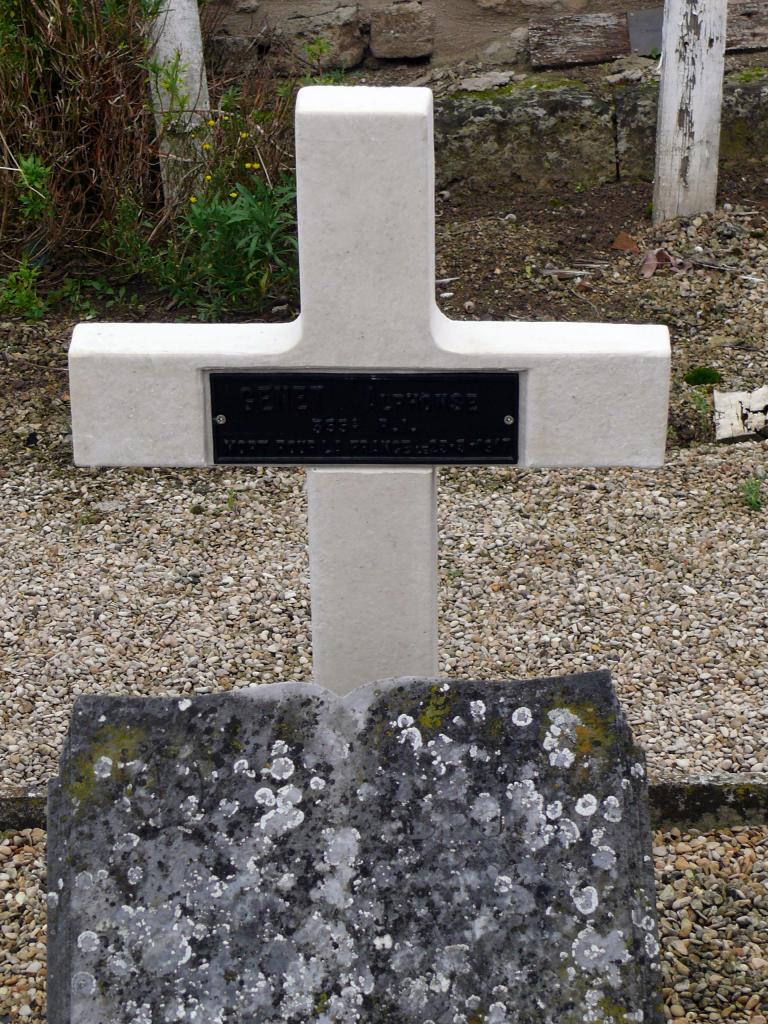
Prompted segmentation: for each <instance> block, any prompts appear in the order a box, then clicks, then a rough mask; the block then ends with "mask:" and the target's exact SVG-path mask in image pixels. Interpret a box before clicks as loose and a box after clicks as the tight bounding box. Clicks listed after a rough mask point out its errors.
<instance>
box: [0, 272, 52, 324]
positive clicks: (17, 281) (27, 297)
mask: <svg viewBox="0 0 768 1024" xmlns="http://www.w3.org/2000/svg"><path fill="white" fill-rule="evenodd" d="M39 273H40V271H39V270H38V269H37V267H33V266H30V264H29V262H28V261H27V259H26V258H25V259H22V261H21V263H20V264H19V268H18V270H14V271H13V272H12V273H10V274H8V275H7V276H6V277H5V278H4V279H1V280H0V313H7V314H9V315H11V316H20V317H23V318H24V319H25V320H39V319H40V318H41V317H43V316H45V313H46V311H47V308H48V305H47V303H46V301H45V299H44V298H43V297H42V296H41V295H40V293H39V292H38V290H37V283H38V277H39Z"/></svg>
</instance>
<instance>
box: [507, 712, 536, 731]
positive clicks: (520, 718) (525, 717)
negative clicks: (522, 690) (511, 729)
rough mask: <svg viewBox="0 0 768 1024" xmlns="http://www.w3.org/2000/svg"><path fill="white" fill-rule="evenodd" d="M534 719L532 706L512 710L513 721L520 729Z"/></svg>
mask: <svg viewBox="0 0 768 1024" xmlns="http://www.w3.org/2000/svg"><path fill="white" fill-rule="evenodd" d="M532 721H533V714H532V713H531V709H530V708H526V707H520V708H515V710H514V711H513V712H512V722H513V724H514V725H516V726H517V727H518V728H519V729H524V728H525V726H526V725H530V724H531V722H532Z"/></svg>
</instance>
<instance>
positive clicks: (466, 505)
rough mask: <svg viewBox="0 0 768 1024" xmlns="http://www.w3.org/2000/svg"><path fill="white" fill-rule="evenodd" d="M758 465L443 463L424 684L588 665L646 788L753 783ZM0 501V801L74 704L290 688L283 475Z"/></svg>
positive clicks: (761, 713) (50, 748)
mask: <svg viewBox="0 0 768 1024" xmlns="http://www.w3.org/2000/svg"><path fill="white" fill-rule="evenodd" d="M761 457H764V458H768V445H766V444H758V445H748V446H737V447H729V448H722V447H716V446H715V445H699V446H697V447H695V448H690V449H676V450H673V451H672V452H671V453H670V455H669V459H668V463H667V465H666V467H665V468H664V469H662V470H659V471H651V470H642V471H640V470H615V469H614V470H602V471H599V472H598V471H592V470H547V471H540V470H517V469H515V468H476V469H464V468H455V469H448V470H443V471H441V473H440V487H439V516H440V520H439V529H440V571H441V579H442V589H441V615H440V651H441V671H442V672H443V673H444V674H445V675H448V676H456V677H460V678H468V677H480V678H489V679H490V678H498V677H507V678H515V677H530V676H535V675H550V674H556V673H559V672H579V671H583V670H585V669H593V668H599V667H607V668H610V669H611V670H612V672H613V674H614V677H615V679H616V682H617V684H618V687H619V692H620V695H621V697H622V700H623V701H624V704H625V706H626V708H627V711H628V714H629V718H630V720H631V723H632V725H633V728H634V729H635V732H636V735H637V737H638V739H639V740H640V742H641V743H642V745H643V746H644V747H645V748H646V750H647V752H648V754H649V762H650V767H651V772H652V775H653V776H654V777H659V776H662V775H666V776H675V777H686V778H687V777H690V776H691V775H694V774H696V773H698V772H717V771H726V772H731V771H736V772H742V771H748V772H751V773H752V774H753V775H756V776H760V775H762V774H765V765H766V761H768V742H767V741H766V736H768V699H766V696H765V690H766V675H767V674H768V630H767V629H766V611H765V591H764V580H765V569H766V565H767V564H768V559H767V556H768V528H767V524H766V517H765V516H764V515H755V514H754V513H753V512H750V511H749V510H747V509H746V508H745V507H744V505H743V504H742V502H741V500H740V497H739V486H740V482H741V481H742V480H743V479H744V476H745V475H746V474H747V473H748V472H749V471H750V468H751V467H752V466H753V465H754V464H755V461H756V460H759V459H760V458H761ZM0 501H2V505H3V508H4V510H5V514H4V517H3V522H2V526H0V544H2V548H3V551H4V559H3V566H2V576H1V577H0V616H2V624H3V628H2V635H3V655H2V658H3V660H2V667H3V675H2V694H3V698H4V699H3V712H2V715H3V717H2V719H0V723H1V724H0V729H2V734H1V735H0V741H1V742H3V743H4V745H5V748H6V750H7V754H6V756H5V757H4V758H3V762H2V772H1V773H0V787H2V788H5V789H7V788H9V787H23V788H24V789H26V790H31V791H36V792H40V791H42V789H43V787H44V785H45V782H46V780H47V779H48V778H49V777H50V776H51V775H53V774H54V773H55V771H56V760H57V757H58V752H59V749H60V745H61V742H62V740H63V737H64V733H65V730H66V727H67V722H68V718H69V714H70V711H71V707H72V702H73V700H74V698H75V697H76V696H77V695H78V694H80V693H97V692H101V693H117V694H120V693H123V694H140V695H151V694H156V695H161V694H162V695H171V694H175V695H178V696H179V697H180V698H182V699H187V697H188V696H191V695H193V694H196V693H207V692H211V691H214V690H227V689H232V688H233V687H242V686H251V685H255V684H262V683H270V682H273V681H275V680H286V679H300V680H307V679H309V678H310V677H311V645H310V623H309V594H308V578H307V577H308V572H307V556H306V507H305V498H304V492H303V472H302V471H301V470H293V469H271V468H265V469H242V470H227V471H224V472H221V471H208V472H201V471H183V472H180V471H157V470H155V471H143V472H142V471H138V472H137V471H125V470H76V469H70V468H68V467H67V468H65V469H61V468H60V467H51V466H48V465H44V464H38V463H35V462H31V463H26V464H24V465H22V466H19V467H18V468H17V469H16V471H15V472H14V473H13V474H10V475H7V476H5V477H4V478H3V479H0ZM107 595H109V596H107Z"/></svg>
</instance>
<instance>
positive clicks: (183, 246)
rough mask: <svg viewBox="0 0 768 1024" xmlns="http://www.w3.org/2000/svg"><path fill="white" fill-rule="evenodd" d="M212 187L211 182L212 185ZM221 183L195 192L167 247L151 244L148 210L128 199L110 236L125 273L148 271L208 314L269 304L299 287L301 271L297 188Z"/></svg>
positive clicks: (177, 297)
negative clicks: (224, 189) (223, 188)
mask: <svg viewBox="0 0 768 1024" xmlns="http://www.w3.org/2000/svg"><path fill="white" fill-rule="evenodd" d="M209 184H210V183H209ZM230 189H231V190H230V192H229V193H228V194H226V195H224V196H222V195H221V193H220V192H219V190H217V189H215V188H210V189H206V188H204V189H203V190H201V191H200V194H199V195H197V194H194V195H192V196H190V201H189V203H188V205H187V207H186V209H184V210H183V212H181V213H180V214H179V215H178V216H177V217H176V218H175V221H174V223H173V225H172V227H171V228H170V230H169V233H168V236H167V237H166V239H165V241H164V243H163V244H162V245H154V246H153V245H151V244H150V242H149V241H148V235H147V227H148V225H147V224H146V221H145V220H144V218H143V216H142V213H141V210H140V209H139V208H138V207H136V206H133V207H131V205H130V204H128V203H125V204H123V206H122V208H121V210H120V214H119V216H118V218H117V219H116V222H115V225H114V227H113V230H111V231H110V233H109V234H108V237H107V239H106V241H107V244H108V246H109V248H110V251H111V252H112V253H113V254H114V255H115V257H116V258H117V260H118V261H119V265H120V267H121V270H122V274H123V275H124V276H126V277H132V276H141V277H142V278H143V279H144V280H145V281H147V282H148V283H150V284H152V285H154V286H156V287H158V288H161V289H162V290H163V291H165V292H167V293H168V294H169V295H170V296H171V297H172V298H173V300H174V301H175V302H176V303H181V304H183V305H186V306H191V307H193V308H194V309H196V311H197V313H198V315H199V316H200V317H201V318H202V319H213V318H216V317H219V316H221V315H222V314H223V313H234V312H238V311H240V312H249V313H253V312H255V311H258V310H259V309H261V308H262V306H263V304H264V300H265V299H266V298H269V297H273V296H275V295H276V294H279V293H281V292H283V291H285V290H290V289H291V287H292V286H293V282H294V280H295V274H296V234H295V224H296V217H295V201H296V196H295V186H294V183H293V179H292V178H285V179H281V180H280V181H279V182H277V183H276V184H274V185H269V184H267V183H266V182H264V181H263V180H262V179H261V178H254V179H253V180H252V181H251V182H250V183H249V185H248V186H246V185H244V184H239V185H237V186H230Z"/></svg>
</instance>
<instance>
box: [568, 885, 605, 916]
mask: <svg viewBox="0 0 768 1024" xmlns="http://www.w3.org/2000/svg"><path fill="white" fill-rule="evenodd" d="M571 899H572V900H573V903H574V906H575V907H576V909H577V910H578V911H579V913H580V914H584V916H585V917H588V916H589V915H590V914H594V912H595V911H596V910H597V906H598V903H599V900H598V895H597V889H596V888H595V887H594V886H593V885H582V886H577V887H575V888H573V889H571Z"/></svg>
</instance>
